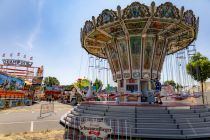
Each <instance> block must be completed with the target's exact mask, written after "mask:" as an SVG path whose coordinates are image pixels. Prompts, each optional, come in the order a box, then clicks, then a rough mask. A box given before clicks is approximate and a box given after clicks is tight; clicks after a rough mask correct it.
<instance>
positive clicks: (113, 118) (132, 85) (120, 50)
mask: <svg viewBox="0 0 210 140" xmlns="http://www.w3.org/2000/svg"><path fill="white" fill-rule="evenodd" d="M198 24H199V18H196V17H195V15H194V14H193V11H192V10H185V9H184V7H182V8H181V9H178V8H177V7H176V6H174V5H173V4H172V3H170V2H166V3H164V4H161V5H159V6H156V5H155V2H152V3H151V6H146V5H144V4H140V3H139V2H133V3H131V5H129V6H127V7H126V8H125V9H121V7H120V6H118V7H117V11H114V10H108V9H105V10H103V11H102V13H101V14H99V16H98V17H96V18H95V17H92V20H88V21H86V22H85V25H84V27H83V28H82V29H81V44H82V47H83V48H84V49H85V50H86V51H87V52H88V53H89V54H91V57H90V58H89V59H93V56H95V57H96V58H95V59H94V61H98V62H100V61H101V60H102V61H103V60H107V61H108V63H109V66H110V70H111V73H112V79H113V80H114V81H115V82H116V83H117V91H116V94H114V95H110V96H106V97H111V98H116V101H107V100H106V101H84V102H81V103H79V104H78V105H77V106H76V107H74V108H73V109H72V110H71V111H70V112H68V113H66V114H65V115H63V116H62V117H61V119H60V123H61V124H63V125H64V126H65V128H66V130H65V137H66V138H67V139H74V138H75V137H76V138H77V134H78V138H82V139H85V138H86V139H89V138H90V139H95V138H96V139H97V138H100V139H101V138H102V139H114V140H120V139H141V138H146V139H147V138H148V139H151V138H152V139H201V138H209V137H210V132H209V122H210V114H209V113H210V109H209V107H208V106H205V105H195V104H186V103H182V102H175V101H169V102H167V101H165V102H163V104H152V102H154V98H155V97H154V94H156V92H157V91H156V90H157V89H158V91H159V90H160V88H161V85H160V84H159V83H158V81H159V80H161V81H162V83H164V82H165V81H166V80H173V81H175V82H176V83H178V84H179V85H180V86H179V87H180V88H177V89H176V90H174V87H173V86H171V85H163V86H162V88H163V90H164V92H165V93H166V94H168V95H170V96H171V97H174V98H175V99H176V100H183V99H186V98H188V97H194V98H198V97H200V94H199V90H198V91H192V93H193V94H189V93H190V90H191V89H192V87H194V86H195V85H196V83H195V81H194V80H193V79H192V78H191V77H190V76H189V75H187V72H186V68H185V65H186V64H187V63H188V61H189V59H190V57H191V56H192V55H193V54H194V53H195V51H196V50H195V46H194V45H191V44H192V43H193V42H194V41H195V39H196V38H197V34H198ZM94 61H92V62H94ZM96 64H97V63H96ZM96 66H97V65H96ZM90 68H94V66H93V65H91V66H90ZM95 68H96V69H95V72H94V73H93V76H95V75H96V74H97V76H96V77H98V76H101V75H100V73H97V72H96V71H97V70H99V68H98V67H95ZM88 72H89V71H88ZM198 73H199V71H198ZM94 74H95V75H94ZM93 78H95V77H93ZM93 78H92V79H93ZM107 79H108V78H107ZM107 84H108V82H107ZM157 87H158V88H157ZM89 89H90V88H89ZM193 90H194V89H193ZM89 95H91V93H89ZM158 96H159V97H161V96H162V95H160V94H159V95H158ZM150 103H151V104H150ZM124 121H125V122H124ZM107 128H108V129H107ZM105 130H107V132H109V133H106V132H105ZM108 130H109V131H108ZM102 134H104V135H103V137H102V136H101V135H102Z"/></svg>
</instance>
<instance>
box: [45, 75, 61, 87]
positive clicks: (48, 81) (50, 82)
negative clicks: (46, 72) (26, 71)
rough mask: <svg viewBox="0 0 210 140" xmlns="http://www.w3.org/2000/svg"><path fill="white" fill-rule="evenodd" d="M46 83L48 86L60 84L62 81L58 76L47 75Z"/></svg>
mask: <svg viewBox="0 0 210 140" xmlns="http://www.w3.org/2000/svg"><path fill="white" fill-rule="evenodd" d="M44 84H45V85H46V86H59V85H60V82H59V81H58V79H57V78H56V77H51V76H49V77H45V79H44Z"/></svg>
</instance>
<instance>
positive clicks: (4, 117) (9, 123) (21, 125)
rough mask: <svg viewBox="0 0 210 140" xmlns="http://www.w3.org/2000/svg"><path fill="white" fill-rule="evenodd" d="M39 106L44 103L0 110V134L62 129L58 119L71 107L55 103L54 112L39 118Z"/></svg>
mask: <svg viewBox="0 0 210 140" xmlns="http://www.w3.org/2000/svg"><path fill="white" fill-rule="evenodd" d="M41 104H46V102H40V103H37V104H34V105H32V106H21V107H14V108H10V109H7V110H1V111H0V134H9V133H19V132H36V131H43V130H58V129H64V128H63V126H61V125H60V124H59V121H60V117H61V116H62V115H63V114H65V113H66V112H67V111H69V110H70V109H71V108H72V106H70V105H65V104H61V103H58V102H55V103H54V112H53V113H47V114H44V115H42V117H41V118H40V108H41Z"/></svg>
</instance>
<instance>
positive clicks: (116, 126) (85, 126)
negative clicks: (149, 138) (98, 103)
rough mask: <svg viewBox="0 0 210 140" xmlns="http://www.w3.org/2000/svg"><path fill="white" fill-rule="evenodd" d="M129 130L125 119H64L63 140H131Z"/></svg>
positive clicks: (131, 129)
mask: <svg viewBox="0 0 210 140" xmlns="http://www.w3.org/2000/svg"><path fill="white" fill-rule="evenodd" d="M132 131H136V130H134V128H131V127H130V126H129V124H128V121H127V120H126V119H110V118H109V119H107V118H97V117H81V116H74V117H72V118H71V120H70V121H69V120H66V119H65V134H64V139H65V140H133V139H135V137H134V136H133V137H132Z"/></svg>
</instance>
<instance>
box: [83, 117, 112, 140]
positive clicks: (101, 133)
mask: <svg viewBox="0 0 210 140" xmlns="http://www.w3.org/2000/svg"><path fill="white" fill-rule="evenodd" d="M80 131H81V132H82V133H83V134H84V135H85V136H89V137H96V138H106V137H107V136H108V135H109V134H111V133H112V128H111V127H110V126H108V125H107V124H106V123H105V122H98V121H86V122H83V123H81V125H80Z"/></svg>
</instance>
